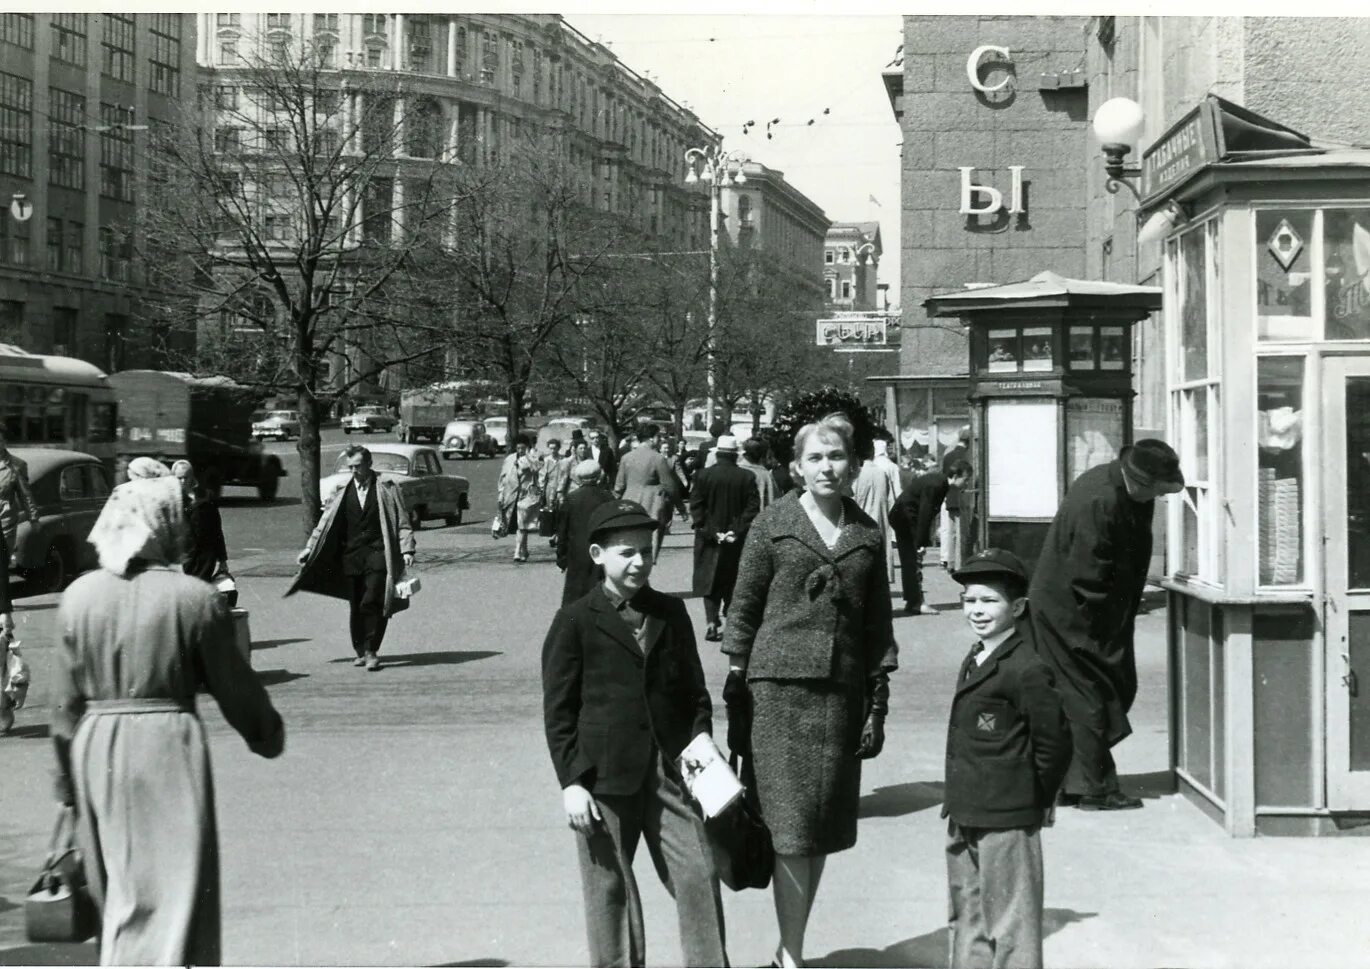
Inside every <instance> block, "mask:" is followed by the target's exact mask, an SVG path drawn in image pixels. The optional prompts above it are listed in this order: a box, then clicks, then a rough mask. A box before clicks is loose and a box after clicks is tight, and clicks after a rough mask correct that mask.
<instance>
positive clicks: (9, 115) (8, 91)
mask: <svg viewBox="0 0 1370 969" xmlns="http://www.w3.org/2000/svg"><path fill="white" fill-rule="evenodd" d="M0 174H4V175H17V176H19V177H20V178H31V177H32V176H33V82H31V81H29V80H28V79H27V78H23V77H16V76H15V75H13V74H5V73H4V72H0ZM0 217H3V218H4V219H8V218H9V216H7V215H5V216H0Z"/></svg>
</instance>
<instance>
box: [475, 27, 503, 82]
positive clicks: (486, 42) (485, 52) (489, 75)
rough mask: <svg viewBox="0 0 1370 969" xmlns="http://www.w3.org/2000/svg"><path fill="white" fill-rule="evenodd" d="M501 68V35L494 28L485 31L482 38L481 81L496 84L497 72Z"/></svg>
mask: <svg viewBox="0 0 1370 969" xmlns="http://www.w3.org/2000/svg"><path fill="white" fill-rule="evenodd" d="M498 70H499V35H497V34H496V33H495V32H494V31H493V30H487V31H485V35H484V37H483V38H482V39H481V54H480V82H481V83H482V84H494V83H495V73H496V72H497V71H498Z"/></svg>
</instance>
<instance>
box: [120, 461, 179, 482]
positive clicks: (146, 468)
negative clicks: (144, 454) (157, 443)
mask: <svg viewBox="0 0 1370 969" xmlns="http://www.w3.org/2000/svg"><path fill="white" fill-rule="evenodd" d="M127 474H128V480H130V481H139V480H142V479H144V478H166V477H169V476H170V475H171V469H170V468H168V467H167V466H166V465H165V464H163V463H162V462H161V461H158V460H157V459H156V458H134V459H133V460H132V461H130V462H129V463H128V471H127Z"/></svg>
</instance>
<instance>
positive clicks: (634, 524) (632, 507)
mask: <svg viewBox="0 0 1370 969" xmlns="http://www.w3.org/2000/svg"><path fill="white" fill-rule="evenodd" d="M657 524H658V523H657V520H656V519H655V518H653V517H652V516H651V515H649V514H647V509H646V508H643V507H642V506H641V505H639V504H638V503H637V502H636V501H626V500H619V501H606V502H605V503H604V504H602V505H600V506H599V507H598V508H596V509H595V510H594V511H592V512H590V527H589V533H590V541H592V542H593V541H596V540H597V539H598V538H599V537H600V536H601V535H605V534H608V533H609V532H616V531H621V530H622V529H625V528H651V529H653V530H655V529H656V528H657Z"/></svg>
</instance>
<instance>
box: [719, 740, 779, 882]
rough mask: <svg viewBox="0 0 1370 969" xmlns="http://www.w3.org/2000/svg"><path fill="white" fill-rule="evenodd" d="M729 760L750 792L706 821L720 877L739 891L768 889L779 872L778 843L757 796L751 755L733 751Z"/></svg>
mask: <svg viewBox="0 0 1370 969" xmlns="http://www.w3.org/2000/svg"><path fill="white" fill-rule="evenodd" d="M739 762H740V767H739ZM728 763H729V765H730V766H731V767H732V769H733V772H734V773H735V774H737V776H738V779H739V780H740V781H742V783H743V784H744V785H745V786H746V789H747V792H746V794H744V795H743V796H742V798H740V799H739V800H737V801H736V802H734V803H733V805H732V806H731V807H729V808H728V809H727V810H726V811H724V812H723V813H722V814H720V815H719V816H718V817H716V818H710V819H709V820H708V821H705V822H704V829H705V830H706V831H707V832H708V834H709V841H710V844H711V845H712V847H713V854H714V866H715V868H716V869H717V870H718V878H719V880H720V881H721V882H723V884H725V885H727V886H728V887H729V888H731V889H732V890H733V891H735V892H740V891H742V890H743V889H745V888H765V887H766V886H768V885H769V884H770V883H771V876H772V875H774V874H775V845H774V844H773V843H772V841H771V829H770V828H768V827H766V822H765V821H764V820H763V819H762V817H761V806H760V804H759V802H758V801H757V799H756V773H755V772H754V771H753V770H752V765H751V760H750V758H747V759H743V758H739V757H738V756H737V755H736V754H733V755H732V756H731V757H729V759H728Z"/></svg>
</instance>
